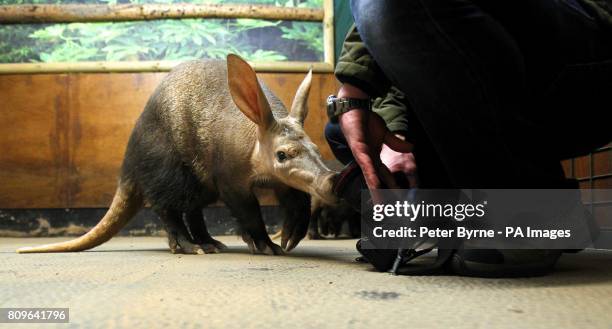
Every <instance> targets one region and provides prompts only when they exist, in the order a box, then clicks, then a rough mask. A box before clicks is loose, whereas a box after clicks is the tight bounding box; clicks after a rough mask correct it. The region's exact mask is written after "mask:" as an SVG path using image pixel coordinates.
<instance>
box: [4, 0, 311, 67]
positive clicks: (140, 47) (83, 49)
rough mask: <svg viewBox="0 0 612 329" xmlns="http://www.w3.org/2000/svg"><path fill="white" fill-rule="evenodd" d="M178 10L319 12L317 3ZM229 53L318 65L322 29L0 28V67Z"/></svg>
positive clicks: (207, 22) (193, 25) (211, 25)
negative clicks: (273, 8)
mask: <svg viewBox="0 0 612 329" xmlns="http://www.w3.org/2000/svg"><path fill="white" fill-rule="evenodd" d="M172 2H177V1H176V0H128V1H123V0H0V5H2V4H32V3H36V4H38V3H54V4H68V3H91V4H94V3H98V4H103V3H110V4H116V3H133V4H140V3H172ZM180 2H189V3H221V2H223V3H259V4H266V5H276V6H297V7H321V6H322V0H305V1H304V0H301V1H300V0H289V1H278V0H276V1H275V0H231V1H221V0H192V1H184V0H180ZM230 52H232V53H236V54H239V55H240V56H243V57H245V58H247V59H249V60H253V61H286V60H291V61H322V59H323V27H322V24H321V23H318V22H285V21H264V20H254V19H182V20H157V21H138V22H113V23H70V24H12V25H0V63H27V62H78V61H151V60H190V59H196V58H224V57H225V56H226V55H227V54H228V53H230Z"/></svg>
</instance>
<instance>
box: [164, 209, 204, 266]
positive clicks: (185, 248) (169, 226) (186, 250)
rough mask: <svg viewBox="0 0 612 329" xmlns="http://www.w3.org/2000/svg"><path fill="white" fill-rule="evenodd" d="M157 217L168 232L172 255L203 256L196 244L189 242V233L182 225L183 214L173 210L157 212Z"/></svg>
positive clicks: (202, 251) (201, 250)
mask: <svg viewBox="0 0 612 329" xmlns="http://www.w3.org/2000/svg"><path fill="white" fill-rule="evenodd" d="M158 215H159V217H160V218H161V220H162V222H163V223H164V225H165V226H166V231H167V232H168V245H169V247H170V251H171V252H172V253H173V254H176V253H183V254H194V255H196V254H200V255H201V254H204V250H203V249H202V247H200V246H199V245H198V244H196V243H194V242H192V241H191V237H190V236H189V232H187V228H186V227H185V224H184V223H183V213H182V212H180V211H178V210H174V209H165V210H162V211H158Z"/></svg>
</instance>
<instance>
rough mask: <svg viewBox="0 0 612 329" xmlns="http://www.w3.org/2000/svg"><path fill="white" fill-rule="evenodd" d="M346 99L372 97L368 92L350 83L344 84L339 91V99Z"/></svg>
mask: <svg viewBox="0 0 612 329" xmlns="http://www.w3.org/2000/svg"><path fill="white" fill-rule="evenodd" d="M345 97H347V98H358V99H367V98H370V96H369V95H368V94H367V93H366V92H364V91H363V90H361V89H359V88H357V87H355V86H353V85H351V84H349V83H345V84H342V86H340V89H339V90H338V98H345Z"/></svg>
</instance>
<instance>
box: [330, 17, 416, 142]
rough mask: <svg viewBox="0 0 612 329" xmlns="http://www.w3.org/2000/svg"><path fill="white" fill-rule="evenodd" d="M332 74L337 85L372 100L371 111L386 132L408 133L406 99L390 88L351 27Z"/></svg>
mask: <svg viewBox="0 0 612 329" xmlns="http://www.w3.org/2000/svg"><path fill="white" fill-rule="evenodd" d="M335 74H336V78H338V80H340V82H342V83H350V84H352V85H354V86H357V87H359V88H360V89H362V90H363V91H365V92H366V93H368V94H369V95H370V96H372V97H373V98H375V99H374V101H373V104H372V107H373V110H374V112H376V113H378V115H380V116H381V117H382V118H383V120H385V123H386V124H387V128H389V130H391V131H393V132H406V131H407V130H408V119H407V105H406V104H407V100H406V97H405V96H404V94H403V93H402V92H401V91H399V90H398V89H397V88H395V87H392V86H391V84H390V83H389V81H388V80H387V78H386V77H385V75H384V74H383V73H382V71H381V70H380V68H379V67H378V65H376V62H375V61H374V59H373V58H372V56H371V55H370V53H369V52H368V50H367V49H366V47H365V46H364V44H363V42H362V41H361V37H360V36H359V33H357V29H356V28H355V26H354V25H353V26H352V27H351V29H350V30H349V33H348V34H347V36H346V39H345V40H344V45H343V46H342V53H341V54H340V58H339V59H338V64H337V65H336V71H335Z"/></svg>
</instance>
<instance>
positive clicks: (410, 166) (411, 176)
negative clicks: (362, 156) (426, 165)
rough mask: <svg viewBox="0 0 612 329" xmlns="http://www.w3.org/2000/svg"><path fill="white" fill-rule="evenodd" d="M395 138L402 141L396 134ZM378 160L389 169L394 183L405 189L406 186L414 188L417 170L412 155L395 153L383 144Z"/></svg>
mask: <svg viewBox="0 0 612 329" xmlns="http://www.w3.org/2000/svg"><path fill="white" fill-rule="evenodd" d="M396 136H397V137H398V138H400V139H402V140H404V137H403V136H402V135H398V134H396ZM380 160H381V161H382V163H383V164H384V165H385V166H387V168H389V171H390V172H391V174H392V175H393V176H394V177H395V181H396V183H398V184H399V185H400V187H402V188H406V187H407V186H406V185H408V186H410V187H415V186H416V179H415V177H416V175H415V174H416V169H417V168H416V162H415V160H414V155H413V154H412V153H402V152H396V151H394V150H392V149H391V148H390V147H388V146H387V145H385V144H383V146H382V150H381V151H380ZM402 182H403V184H402ZM402 185H403V186H402Z"/></svg>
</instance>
